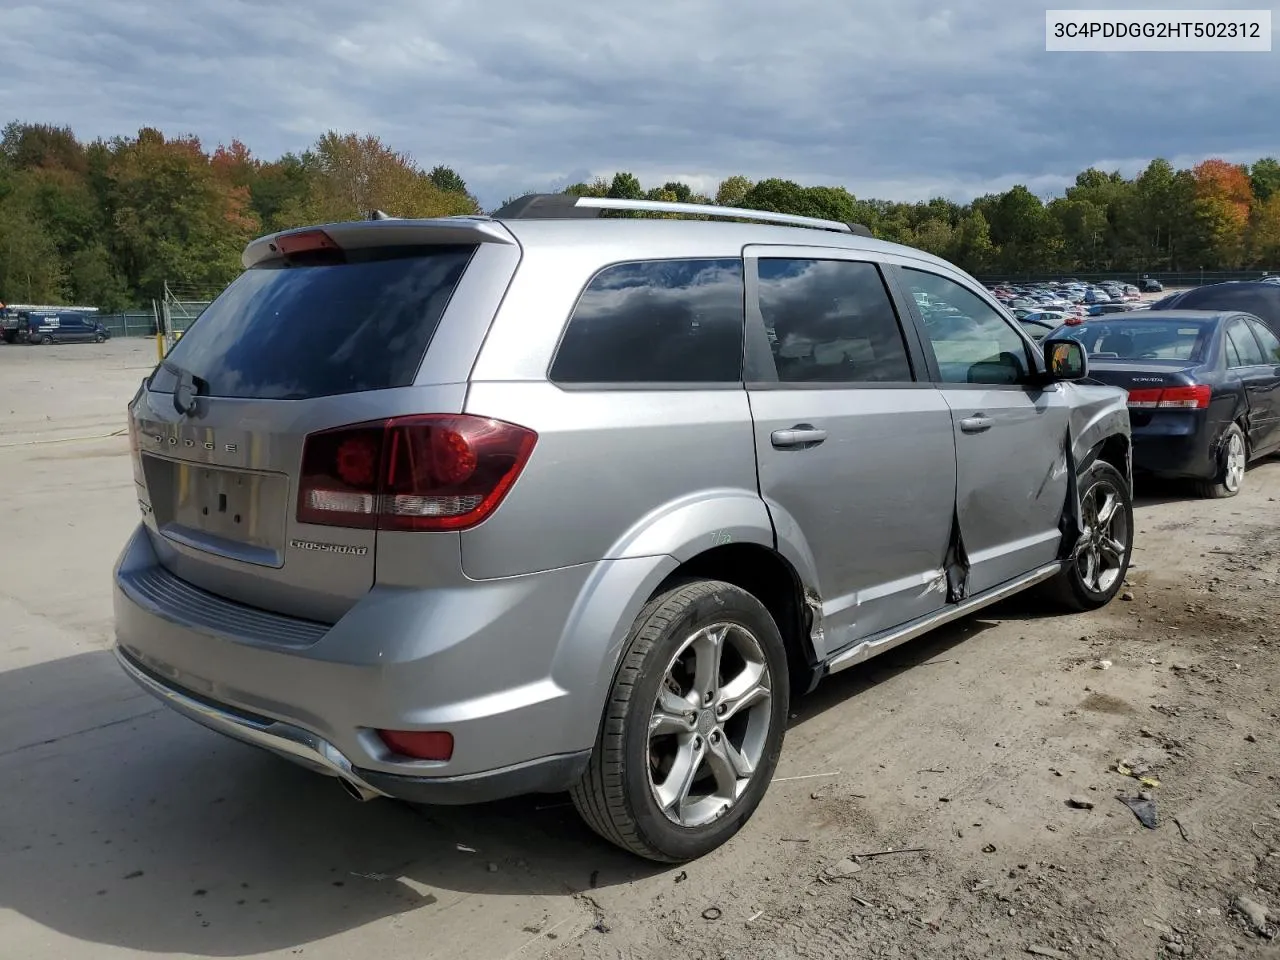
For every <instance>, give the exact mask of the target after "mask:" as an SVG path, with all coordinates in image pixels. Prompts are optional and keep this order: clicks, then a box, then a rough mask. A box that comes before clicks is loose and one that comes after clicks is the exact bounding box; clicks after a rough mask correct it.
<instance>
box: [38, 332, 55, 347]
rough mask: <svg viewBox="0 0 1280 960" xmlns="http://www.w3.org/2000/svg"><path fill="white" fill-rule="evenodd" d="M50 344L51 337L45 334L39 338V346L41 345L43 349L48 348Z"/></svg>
mask: <svg viewBox="0 0 1280 960" xmlns="http://www.w3.org/2000/svg"><path fill="white" fill-rule="evenodd" d="M51 343H53V337H51V336H49V335H48V334H47V333H46V334H45V335H44V336H43V337H41V338H40V345H41V346H45V347H47V346H49V345H50V344H51Z"/></svg>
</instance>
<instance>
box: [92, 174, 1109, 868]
mask: <svg viewBox="0 0 1280 960" xmlns="http://www.w3.org/2000/svg"><path fill="white" fill-rule="evenodd" d="M603 209H610V210H613V211H615V212H616V211H618V210H621V211H623V212H624V214H625V212H626V211H635V210H637V209H640V210H653V211H660V212H664V213H668V214H691V215H694V216H697V217H702V218H703V219H698V220H690V219H688V218H685V219H672V218H667V219H655V218H639V217H635V216H625V215H624V216H616V215H615V216H608V217H600V216H599V214H600V213H601V211H602V210H603ZM714 217H731V218H733V222H717V221H716V220H714V219H710V218H714ZM244 265H245V268H246V269H245V271H244V273H243V274H242V275H241V276H240V277H239V278H238V279H237V280H236V281H235V282H234V283H232V284H231V285H230V287H229V288H228V289H227V290H226V291H225V292H224V293H223V294H222V295H221V296H220V297H219V298H218V299H217V300H216V301H215V302H214V303H213V304H212V306H210V307H209V308H208V309H207V310H206V311H205V313H204V314H203V315H202V316H201V317H200V318H199V320H198V321H196V323H195V324H194V325H193V326H192V327H191V329H190V330H189V332H188V333H187V334H186V335H185V336H184V337H183V338H182V340H181V341H180V342H179V343H178V344H177V345H176V346H175V348H174V349H173V351H172V352H171V353H170V354H169V355H168V357H167V358H166V359H165V360H164V361H163V363H161V365H160V366H159V367H157V368H156V370H155V371H154V373H153V374H152V375H151V376H150V377H149V378H148V379H147V381H146V382H145V383H144V384H143V385H142V386H141V387H140V389H139V391H138V394H137V396H136V397H135V398H134V400H133V401H132V403H131V405H130V407H129V424H130V433H131V438H132V442H133V449H134V455H133V470H134V479H135V481H136V484H137V498H138V504H139V507H140V509H141V514H142V516H141V522H140V524H139V526H138V528H137V530H136V531H135V533H134V534H133V536H132V538H131V539H130V540H129V542H128V544H127V546H126V547H125V549H124V552H123V554H122V556H121V557H120V560H119V563H118V565H117V568H116V571H115V610H116V633H117V637H118V645H117V652H118V657H119V660H120V663H121V664H122V666H123V668H124V670H125V671H126V672H127V673H128V674H130V675H131V676H132V677H133V678H134V679H135V680H136V681H137V682H138V683H139V684H141V685H142V686H143V687H144V688H146V689H147V690H148V691H150V692H151V693H153V694H154V695H156V696H157V697H159V698H160V699H161V700H163V701H165V702H166V703H168V704H169V705H170V706H171V707H173V708H174V709H175V710H177V711H179V712H181V713H183V714H186V715H187V716H189V717H191V718H192V719H194V720H196V721H198V722H200V723H202V724H204V725H206V726H208V727H211V728H213V729H215V730H218V731H221V732H222V733H225V734H227V735H229V736H232V737H235V738H238V739H240V740H243V741H247V742H248V743H251V744H255V745H258V746H260V747H264V748H266V749H268V750H271V751H274V752H276V753H278V754H281V755H283V756H285V757H288V758H289V759H291V760H294V761H296V762H299V763H302V764H304V765H307V766H309V767H311V768H313V769H315V770H316V771H318V772H321V773H325V774H328V775H330V776H333V777H337V778H338V779H339V780H340V781H341V783H342V784H343V786H344V787H345V789H346V790H347V791H348V792H349V793H351V794H352V795H354V796H355V797H357V798H360V799H370V798H373V797H379V796H387V797H396V798H401V799H404V800H407V801H412V802H420V803H433V804H434V803H439V804H453V803H469V802H476V801H484V800H489V799H495V798H499V797H505V796H511V795H515V794H521V793H531V792H550V791H564V790H568V791H570V792H571V793H572V796H573V800H574V803H575V804H576V805H577V808H578V810H579V811H580V812H581V814H582V815H583V817H584V818H585V819H586V821H587V822H588V823H589V824H590V825H591V826H592V827H593V828H594V829H595V830H596V831H597V832H599V833H600V834H601V835H602V836H604V837H605V838H607V839H608V840H611V841H612V842H614V843H616V844H618V845H620V846H622V847H624V848H626V849H627V850H630V851H633V852H634V853H636V854H638V855H640V856H642V857H648V858H652V859H654V860H660V861H681V860H687V859H691V858H694V857H697V856H699V855H701V854H703V853H706V852H707V851H709V850H711V849H713V848H715V847H716V846H717V845H719V844H721V843H723V842H724V841H725V840H726V839H727V838H728V837H730V836H731V835H733V834H734V833H735V832H736V831H737V830H739V829H740V828H741V827H742V826H743V824H744V823H745V822H746V820H747V819H748V818H749V817H750V816H751V814H752V812H753V811H754V810H755V808H756V807H757V805H758V804H759V803H760V801H761V799H762V797H763V796H764V794H765V791H766V789H767V788H768V786H769V782H770V779H771V777H772V776H773V772H774V769H775V766H776V764H777V762H778V756H779V752H780V751H781V749H782V742H783V735H784V732H785V728H786V723H787V715H788V713H787V711H788V702H789V698H791V697H792V696H794V695H798V694H802V693H804V692H807V691H808V690H809V689H811V688H812V687H813V685H814V684H815V683H817V682H818V680H820V679H821V678H822V677H824V676H826V675H827V674H829V673H833V672H836V671H838V670H843V669H845V668H846V667H850V666H852V665H854V664H857V663H860V662H861V661H863V660H865V659H867V658H868V657H871V656H874V655H876V654H878V653H881V652H883V651H885V650H888V649H890V648H892V647H894V646H895V645H897V644H899V643H902V642H904V641H906V640H909V639H911V638H913V637H916V636H918V635H920V634H922V633H924V632H926V631H928V630H930V629H932V628H934V627H937V626H939V625H940V624H943V623H946V622H948V621H951V620H955V619H956V618H958V617H962V616H965V615H966V614H969V613H972V612H973V611H975V610H978V609H980V608H981V607H984V606H986V605H988V604H990V603H992V602H994V601H997V600H1000V599H1002V598H1004V597H1008V596H1010V595H1011V594H1014V593H1017V592H1019V591H1022V590H1025V589H1028V588H1031V587H1042V588H1045V590H1046V591H1047V592H1048V593H1049V594H1051V595H1052V598H1051V599H1052V600H1053V602H1059V603H1064V604H1065V606H1066V607H1068V608H1074V609H1076V610H1081V609H1089V608H1093V607H1099V606H1101V605H1103V604H1106V603H1107V602H1108V601H1110V600H1111V599H1112V597H1113V596H1114V595H1115V594H1116V592H1117V591H1118V590H1119V588H1120V586H1121V584H1122V583H1123V580H1124V576H1125V571H1126V568H1127V566H1128V564H1129V558H1130V553H1131V550H1132V543H1133V514H1132V507H1131V503H1130V467H1129V420H1128V411H1127V407H1126V398H1125V395H1124V393H1123V392H1122V391H1120V390H1117V389H1115V388H1112V387H1106V386H1102V385H1099V384H1095V383H1092V382H1090V381H1089V380H1088V379H1087V373H1088V371H1087V360H1086V358H1085V357H1084V355H1083V353H1082V351H1081V350H1080V347H1079V345H1078V344H1075V343H1074V342H1069V341H1050V342H1048V343H1046V344H1043V345H1041V346H1037V344H1035V343H1034V342H1033V341H1031V340H1030V339H1028V338H1027V337H1026V336H1025V335H1024V334H1023V333H1022V332H1021V331H1020V330H1019V328H1018V325H1017V323H1016V322H1014V321H1013V319H1012V318H1011V317H1010V316H1008V315H1007V314H1006V313H1005V312H1004V311H1003V310H1002V308H1001V307H1000V306H999V305H998V304H997V303H996V302H995V301H993V300H992V299H991V298H990V296H989V295H988V294H987V293H986V291H985V290H984V289H983V287H982V286H981V285H980V284H979V283H977V282H976V281H975V280H974V279H973V278H972V277H970V276H969V275H967V274H965V273H963V272H961V271H960V270H958V269H956V268H955V267H953V266H951V265H950V264H948V263H946V262H944V261H942V260H939V259H937V258H936V257H932V256H930V255H928V254H925V253H922V252H920V251H918V250H913V249H910V248H906V247H902V246H897V245H894V244H890V243H883V242H878V241H876V240H874V239H871V238H870V236H869V235H868V233H867V231H866V230H865V228H859V227H857V226H856V225H855V226H850V225H845V224H840V223H835V222H831V221H822V220H812V219H808V218H802V217H792V216H786V215H780V214H770V213H762V212H759V211H750V210H734V209H726V208H719V207H710V208H708V207H698V206H690V205H684V204H661V203H658V204H654V203H644V202H628V201H614V200H597V199H585V198H582V199H580V198H575V197H566V196H534V197H527V198H523V199H522V200H520V201H516V202H515V203H513V204H511V205H509V206H508V207H507V208H504V209H503V210H502V211H499V212H498V213H497V214H495V215H494V216H492V217H461V218H447V219H438V220H421V221H413V220H396V219H390V218H385V217H377V218H375V219H371V220H369V221H360V222H350V223H338V224H329V225H325V226H321V227H317V228H310V229H301V230H294V231H289V232H286V233H281V234H276V235H273V236H269V237H266V238H263V239H260V240H257V241H255V242H253V243H252V244H250V245H249V246H248V248H247V249H246V250H245V253H244ZM1046 357H1047V358H1048V360H1046Z"/></svg>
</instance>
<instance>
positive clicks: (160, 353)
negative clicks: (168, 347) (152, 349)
mask: <svg viewBox="0 0 1280 960" xmlns="http://www.w3.org/2000/svg"><path fill="white" fill-rule="evenodd" d="M163 359H164V334H163V333H157V334H156V363H159V362H160V361H161V360H163Z"/></svg>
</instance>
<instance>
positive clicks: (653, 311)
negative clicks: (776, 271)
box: [550, 259, 745, 384]
mask: <svg viewBox="0 0 1280 960" xmlns="http://www.w3.org/2000/svg"><path fill="white" fill-rule="evenodd" d="M744 324H745V315H744V311H743V280H742V261H741V260H738V259H718V260H650V261H642V262H636V263H619V264H615V265H614V266H611V267H606V268H605V269H604V270H602V271H600V273H598V274H596V276H595V278H594V279H592V281H591V283H590V284H588V285H587V289H586V290H585V291H583V294H582V297H581V298H580V299H579V300H578V305H577V307H576V308H575V309H574V311H573V316H572V317H571V318H570V320H569V326H568V328H567V329H566V330H565V334H564V339H563V340H562V341H561V343H560V348H559V350H557V351H556V358H555V360H554V361H553V362H552V365H551V374H550V377H551V380H552V382H553V383H566V384H568V383H634V384H643V383H734V382H737V381H739V380H741V379H742V337H743V326H744Z"/></svg>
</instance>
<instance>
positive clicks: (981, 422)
mask: <svg viewBox="0 0 1280 960" xmlns="http://www.w3.org/2000/svg"><path fill="white" fill-rule="evenodd" d="M994 422H995V421H993V420H992V419H991V418H990V417H988V416H987V415H986V414H983V413H978V414H975V415H974V416H972V417H965V418H964V419H963V420H961V421H960V429H961V430H963V431H964V432H965V433H982V432H983V431H985V430H990V429H991V424H992V423H994Z"/></svg>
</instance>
